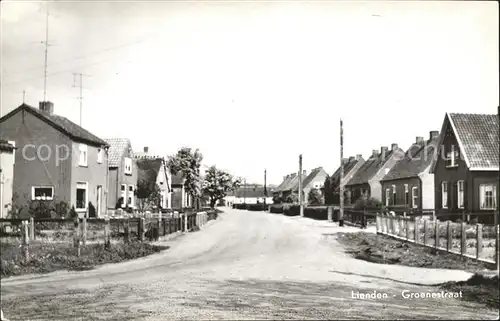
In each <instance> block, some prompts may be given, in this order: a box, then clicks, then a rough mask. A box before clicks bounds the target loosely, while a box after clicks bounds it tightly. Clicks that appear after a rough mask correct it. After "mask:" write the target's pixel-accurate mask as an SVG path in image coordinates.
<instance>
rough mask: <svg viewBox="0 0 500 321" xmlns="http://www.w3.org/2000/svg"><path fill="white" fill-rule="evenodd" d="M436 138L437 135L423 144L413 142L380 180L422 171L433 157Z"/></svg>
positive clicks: (402, 176)
mask: <svg viewBox="0 0 500 321" xmlns="http://www.w3.org/2000/svg"><path fill="white" fill-rule="evenodd" d="M438 140H439V137H436V138H433V139H432V140H428V141H427V142H425V144H413V145H412V146H411V147H410V148H409V149H408V150H407V151H406V153H405V155H404V157H403V158H402V159H401V160H399V161H398V162H397V163H396V165H394V167H393V168H392V169H391V170H390V171H389V173H387V175H385V176H384V178H383V179H382V181H389V180H394V179H401V178H409V177H416V176H418V175H419V174H421V173H422V172H424V171H425V170H426V169H427V168H428V167H429V165H431V163H432V161H433V159H434V152H435V151H436V146H437V144H438Z"/></svg>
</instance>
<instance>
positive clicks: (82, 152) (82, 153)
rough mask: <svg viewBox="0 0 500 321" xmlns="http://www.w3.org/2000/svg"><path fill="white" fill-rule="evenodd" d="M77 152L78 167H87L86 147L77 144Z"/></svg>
mask: <svg viewBox="0 0 500 321" xmlns="http://www.w3.org/2000/svg"><path fill="white" fill-rule="evenodd" d="M78 150H79V151H80V158H79V160H78V165H79V166H87V145H85V144H79V145H78Z"/></svg>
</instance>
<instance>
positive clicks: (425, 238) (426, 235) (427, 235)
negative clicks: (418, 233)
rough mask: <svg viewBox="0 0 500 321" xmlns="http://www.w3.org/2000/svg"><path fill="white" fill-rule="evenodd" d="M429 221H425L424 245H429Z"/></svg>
mask: <svg viewBox="0 0 500 321" xmlns="http://www.w3.org/2000/svg"><path fill="white" fill-rule="evenodd" d="M428 221H429V220H427V219H425V220H424V245H427V244H428V243H429V222H428Z"/></svg>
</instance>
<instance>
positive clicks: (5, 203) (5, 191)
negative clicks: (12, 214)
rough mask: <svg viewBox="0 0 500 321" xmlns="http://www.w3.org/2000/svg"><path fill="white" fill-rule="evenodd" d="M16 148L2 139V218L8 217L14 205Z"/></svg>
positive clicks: (0, 156) (0, 166) (0, 157)
mask: <svg viewBox="0 0 500 321" xmlns="http://www.w3.org/2000/svg"><path fill="white" fill-rule="evenodd" d="M15 149H16V148H15V147H14V145H13V144H10V143H9V142H8V141H6V140H2V139H0V218H6V217H7V216H8V215H9V211H10V209H11V206H12V190H13V188H14V151H15Z"/></svg>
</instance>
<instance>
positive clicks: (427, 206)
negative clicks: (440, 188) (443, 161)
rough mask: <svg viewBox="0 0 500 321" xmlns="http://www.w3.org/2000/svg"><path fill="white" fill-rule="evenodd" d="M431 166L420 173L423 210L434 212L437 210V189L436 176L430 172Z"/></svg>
mask: <svg viewBox="0 0 500 321" xmlns="http://www.w3.org/2000/svg"><path fill="white" fill-rule="evenodd" d="M429 170H430V166H429V167H428V168H426V169H425V170H424V171H423V172H422V173H420V175H419V177H420V181H421V186H422V188H421V190H422V191H421V194H422V195H421V196H422V200H421V208H422V209H424V210H433V209H434V208H435V202H436V200H435V192H434V191H435V188H434V174H431V173H430V172H429Z"/></svg>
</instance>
